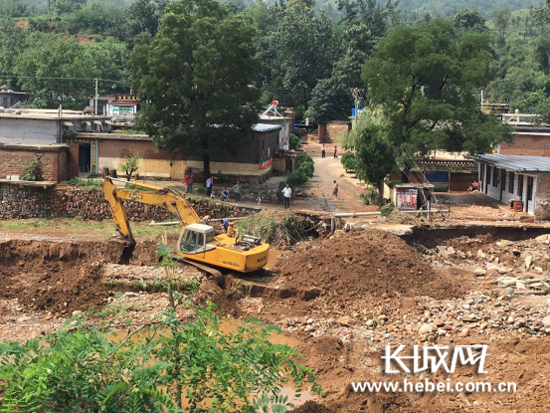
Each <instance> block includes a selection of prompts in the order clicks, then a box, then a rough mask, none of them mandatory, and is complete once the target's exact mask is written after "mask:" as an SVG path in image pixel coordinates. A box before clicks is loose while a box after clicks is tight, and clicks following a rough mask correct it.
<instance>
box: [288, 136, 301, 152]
mask: <svg viewBox="0 0 550 413" xmlns="http://www.w3.org/2000/svg"><path fill="white" fill-rule="evenodd" d="M288 146H289V148H290V150H295V149H300V148H301V147H302V142H301V141H300V138H299V137H297V136H296V135H294V134H293V133H291V134H290V135H289V136H288Z"/></svg>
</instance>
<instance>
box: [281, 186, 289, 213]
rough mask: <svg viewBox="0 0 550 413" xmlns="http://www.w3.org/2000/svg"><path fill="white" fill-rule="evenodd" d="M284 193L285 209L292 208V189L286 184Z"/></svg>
mask: <svg viewBox="0 0 550 413" xmlns="http://www.w3.org/2000/svg"><path fill="white" fill-rule="evenodd" d="M281 192H282V193H283V200H284V201H285V209H288V208H290V198H292V189H291V188H290V187H289V186H288V184H286V186H285V187H284V188H283V190H282V191H281Z"/></svg>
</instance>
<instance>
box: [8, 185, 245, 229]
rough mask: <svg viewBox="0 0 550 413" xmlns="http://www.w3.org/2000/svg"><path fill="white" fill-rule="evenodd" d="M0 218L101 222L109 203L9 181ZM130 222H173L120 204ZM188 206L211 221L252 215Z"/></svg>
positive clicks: (198, 201)
mask: <svg viewBox="0 0 550 413" xmlns="http://www.w3.org/2000/svg"><path fill="white" fill-rule="evenodd" d="M0 195H1V196H2V201H1V202H0V219H17V218H64V217H66V218H76V217H80V218H83V219H89V220H94V221H102V220H104V219H108V220H110V219H112V216H111V212H110V211H109V204H108V203H107V201H106V200H105V199H104V198H103V191H102V190H101V189H100V190H97V191H86V190H84V189H82V188H79V187H74V186H70V185H56V186H55V187H50V188H44V187H43V186H37V185H35V186H23V185H18V184H16V183H12V182H6V181H4V182H0ZM124 202H125V205H126V212H127V215H128V218H129V219H130V220H131V221H134V222H139V221H151V220H155V221H165V220H171V219H175V218H174V217H173V216H171V214H169V213H168V212H167V211H166V210H164V209H163V208H161V207H157V206H153V205H146V204H141V203H139V202H133V201H124ZM190 202H191V204H192V205H193V207H194V208H195V210H196V211H197V213H198V214H199V216H200V217H203V216H205V215H211V216H212V217H213V218H223V217H228V216H246V215H249V214H251V213H253V212H255V210H254V209H252V208H244V207H234V206H232V205H229V204H224V203H221V202H216V201H213V200H209V199H205V198H192V199H191V201H190Z"/></svg>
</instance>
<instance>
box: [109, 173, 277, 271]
mask: <svg viewBox="0 0 550 413" xmlns="http://www.w3.org/2000/svg"><path fill="white" fill-rule="evenodd" d="M116 181H118V182H122V183H124V184H126V185H132V189H128V188H127V187H120V186H116V185H115V183H114V182H116ZM134 188H141V189H134ZM103 191H104V193H105V199H106V200H107V201H108V202H109V205H110V207H111V213H112V214H113V218H114V220H115V223H116V226H117V229H118V231H119V232H120V234H121V235H122V236H123V237H124V238H125V239H126V242H127V243H128V246H129V247H130V248H131V249H133V247H134V246H135V244H136V242H135V240H134V237H133V236H132V231H131V229H130V224H129V222H128V217H127V216H126V210H125V208H124V204H123V202H122V200H131V201H136V202H141V203H144V204H149V205H157V206H160V207H162V208H164V209H166V210H168V211H170V212H171V213H173V214H174V215H175V216H176V217H177V218H178V220H179V224H180V226H181V227H182V228H183V231H182V233H181V235H180V237H179V240H178V244H177V253H178V254H179V255H180V256H182V257H184V258H186V259H189V260H193V261H199V262H202V263H205V264H208V265H213V266H216V267H223V268H229V269H231V270H235V271H238V272H242V273H248V272H252V271H256V270H259V269H261V268H263V267H264V266H265V265H266V264H267V259H268V255H269V244H265V243H262V242H261V240H260V239H259V238H257V237H253V236H251V235H242V236H236V234H235V230H234V229H233V226H232V225H231V226H230V227H229V229H228V231H227V234H220V235H215V233H214V228H213V227H212V226H210V225H205V224H204V223H203V222H202V221H201V219H200V218H199V216H198V215H197V212H196V211H195V209H194V208H193V207H192V206H191V204H190V203H189V202H188V201H187V199H185V198H184V197H183V196H182V195H180V194H178V193H177V192H176V191H174V190H172V189H169V188H158V187H155V186H152V185H146V184H142V183H139V182H134V181H124V180H122V179H117V178H111V177H109V176H108V177H105V180H104V182H103Z"/></svg>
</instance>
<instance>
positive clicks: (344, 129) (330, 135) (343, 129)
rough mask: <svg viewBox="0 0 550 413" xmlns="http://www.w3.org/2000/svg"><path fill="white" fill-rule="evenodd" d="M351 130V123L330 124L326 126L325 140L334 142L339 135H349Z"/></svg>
mask: <svg viewBox="0 0 550 413" xmlns="http://www.w3.org/2000/svg"><path fill="white" fill-rule="evenodd" d="M350 130H351V123H349V122H345V121H339V122H329V123H327V126H326V132H325V139H332V140H334V139H335V138H336V136H338V134H339V133H348V132H349V131H350Z"/></svg>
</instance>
